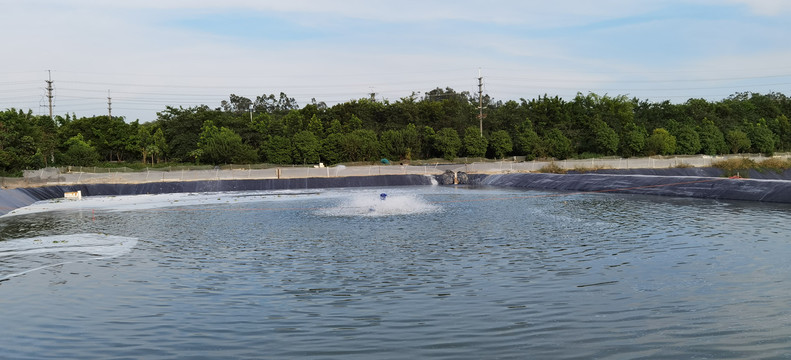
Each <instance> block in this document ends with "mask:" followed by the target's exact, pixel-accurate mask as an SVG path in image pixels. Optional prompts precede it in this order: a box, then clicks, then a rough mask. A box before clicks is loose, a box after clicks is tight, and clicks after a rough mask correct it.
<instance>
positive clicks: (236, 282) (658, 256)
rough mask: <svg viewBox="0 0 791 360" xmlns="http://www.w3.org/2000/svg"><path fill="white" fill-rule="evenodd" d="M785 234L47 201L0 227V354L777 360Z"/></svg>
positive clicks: (768, 213)
mask: <svg viewBox="0 0 791 360" xmlns="http://www.w3.org/2000/svg"><path fill="white" fill-rule="evenodd" d="M382 192H384V193H387V194H388V197H387V200H386V201H384V202H383V201H381V200H380V197H379V194H380V193H382ZM789 218H790V216H789V207H788V206H787V205H774V204H773V205H766V204H759V203H743V202H717V201H712V200H701V199H676V198H657V197H642V196H622V195H613V194H596V195H579V194H576V195H566V194H558V193H545V192H535V191H522V190H512V189H468V188H452V187H437V186H434V187H430V186H426V187H404V188H389V189H340V190H338V189H335V190H324V189H318V190H308V191H287V192H253V193H223V194H173V195H155V196H154V195H151V196H149V195H144V196H133V197H106V198H86V199H84V200H83V201H81V202H64V201H60V202H56V201H53V202H41V203H37V204H35V205H34V206H31V207H29V208H25V209H20V210H18V211H15V212H14V213H13V214H11V216H4V217H0V240H2V241H0V279H2V280H3V281H0V319H2V323H3V326H2V327H0V339H2V340H0V341H2V342H1V343H0V350H1V351H2V353H3V354H4V356H6V357H9V358H16V359H56V358H57V359H63V358H79V359H121V358H147V359H200V358H205V359H217V358H272V359H283V358H306V357H308V358H343V359H348V358H359V359H370V358H381V359H403V358H411V357H414V358H446V359H480V358H566V359H573V358H578V359H590V358H601V359H624V358H651V359H657V358H667V359H678V358H712V359H727V358H733V359H742V358H782V357H791V326H790V325H791V308H789V306H788V304H791V291H788V288H789V285H791V271H790V270H791V269H789V268H790V267H791V263H789V262H788V259H789V257H790V256H791V246H789V243H788V239H789V231H788V230H786V229H787V228H788V226H787V224H788V223H789V220H791V219H789Z"/></svg>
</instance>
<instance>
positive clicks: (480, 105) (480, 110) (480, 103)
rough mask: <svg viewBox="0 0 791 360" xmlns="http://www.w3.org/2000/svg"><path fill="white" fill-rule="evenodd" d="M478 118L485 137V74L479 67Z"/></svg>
mask: <svg viewBox="0 0 791 360" xmlns="http://www.w3.org/2000/svg"><path fill="white" fill-rule="evenodd" d="M478 120H479V121H480V126H481V137H483V76H481V69H480V68H479V69H478Z"/></svg>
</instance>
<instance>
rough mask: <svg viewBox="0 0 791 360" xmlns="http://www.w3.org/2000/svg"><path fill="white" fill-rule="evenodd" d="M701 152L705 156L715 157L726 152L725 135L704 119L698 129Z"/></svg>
mask: <svg viewBox="0 0 791 360" xmlns="http://www.w3.org/2000/svg"><path fill="white" fill-rule="evenodd" d="M698 135H699V136H700V146H701V152H702V153H704V154H706V155H717V154H722V153H726V152H728V145H727V144H726V143H725V135H724V134H723V133H722V131H720V129H719V128H718V127H717V125H714V122H713V121H711V120H709V119H707V118H704V119H703V121H702V123H701V125H700V127H699V129H698Z"/></svg>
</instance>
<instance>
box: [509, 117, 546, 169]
mask: <svg viewBox="0 0 791 360" xmlns="http://www.w3.org/2000/svg"><path fill="white" fill-rule="evenodd" d="M541 145H542V144H541V137H539V136H538V134H537V133H536V132H535V131H534V130H533V123H532V122H531V121H530V119H525V121H523V122H522V123H521V124H520V125H519V126H518V127H517V129H516V136H515V137H514V147H515V148H516V152H517V154H520V155H524V156H525V158H526V159H527V160H533V159H535V158H536V156H547V154H546V153H545V152H544V151H543V150H541V151H539V149H541V148H542V146H541ZM539 153H540V154H539Z"/></svg>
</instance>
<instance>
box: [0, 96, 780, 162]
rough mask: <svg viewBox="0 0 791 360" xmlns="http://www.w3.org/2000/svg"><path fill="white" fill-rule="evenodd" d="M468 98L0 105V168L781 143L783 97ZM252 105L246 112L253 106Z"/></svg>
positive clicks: (767, 150) (571, 153) (725, 149)
mask: <svg viewBox="0 0 791 360" xmlns="http://www.w3.org/2000/svg"><path fill="white" fill-rule="evenodd" d="M484 107H485V109H484V112H485V118H484V121H483V137H481V134H480V129H479V119H478V99H477V98H474V97H472V96H471V95H470V94H469V93H466V92H461V93H458V92H455V91H454V90H453V89H450V88H446V89H440V88H437V89H435V90H432V91H429V92H427V93H425V95H424V96H423V97H422V98H418V97H417V96H414V95H413V96H410V97H407V98H403V99H399V100H397V101H395V102H390V101H384V102H380V101H374V100H370V99H359V100H351V101H348V102H344V103H340V104H337V105H334V106H331V107H329V106H327V105H325V104H324V103H322V102H316V101H315V100H314V101H313V102H311V103H310V104H307V105H305V106H304V107H299V106H298V104H297V102H296V101H295V100H294V99H293V98H289V97H288V96H287V95H285V94H283V93H281V94H280V95H279V96H275V95H262V96H259V97H257V98H256V99H248V98H245V97H241V96H236V95H231V96H230V97H229V99H228V100H224V101H222V102H221V103H220V106H219V107H217V108H210V107H209V106H206V105H201V106H196V107H190V108H182V107H178V108H176V107H166V108H165V109H164V110H162V111H161V112H159V113H158V114H157V118H156V120H154V121H151V122H148V123H143V124H141V123H140V122H139V121H134V122H126V121H124V119H123V118H120V117H113V118H108V117H107V116H93V117H82V118H76V117H74V116H69V115H66V116H65V117H62V116H57V117H56V118H55V119H50V118H49V117H47V116H36V115H33V114H32V111H27V112H24V111H19V110H16V109H8V110H5V111H4V112H0V173H2V174H5V175H17V174H19V173H20V172H21V170H24V169H35V168H39V167H44V166H52V165H89V164H97V163H102V162H109V161H114V162H130V161H141V162H143V163H151V164H153V163H159V162H165V161H167V162H181V163H202V164H224V163H256V162H266V163H273V164H313V163H317V162H320V161H321V162H324V163H327V164H336V163H341V162H374V161H379V160H380V159H381V158H388V159H390V160H392V161H399V162H404V161H409V160H411V159H427V158H445V159H448V160H452V159H454V158H456V157H459V156H467V157H484V156H485V157H489V158H503V157H506V156H525V157H526V158H527V159H535V158H544V157H554V158H559V159H562V158H567V157H590V156H610V155H617V156H624V157H630V156H644V155H673V154H690V155H692V154H709V155H716V154H722V153H741V152H754V153H756V152H760V153H764V154H771V153H773V152H775V151H788V150H791V122H789V119H788V116H789V114H791V101H790V100H789V98H787V97H786V96H785V95H783V94H778V93H769V94H757V93H738V94H735V95H732V96H730V97H728V98H727V99H724V100H721V101H717V102H709V101H706V100H702V99H690V100H688V101H686V102H685V103H682V104H672V103H670V102H669V101H664V102H659V103H656V102H649V101H645V100H639V99H636V98H633V99H629V98H627V97H625V96H615V97H611V96H607V95H604V96H601V95H597V94H594V93H589V94H587V95H584V94H578V95H577V96H576V97H575V98H574V99H571V100H564V99H561V98H559V97H548V96H540V97H538V98H534V99H531V100H525V99H521V100H520V101H513V100H511V101H506V102H502V101H497V102H495V101H493V100H492V99H490V98H488V97H486V98H484ZM251 109H252V110H251Z"/></svg>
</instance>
